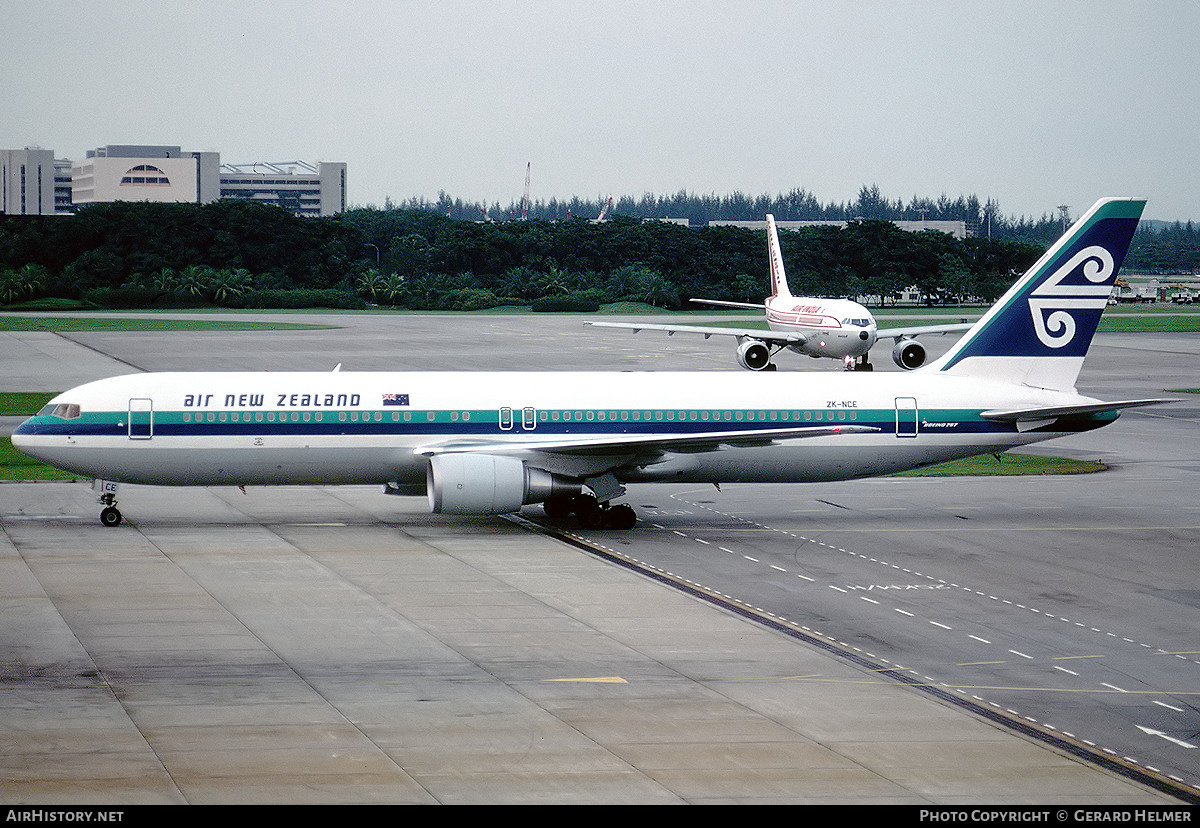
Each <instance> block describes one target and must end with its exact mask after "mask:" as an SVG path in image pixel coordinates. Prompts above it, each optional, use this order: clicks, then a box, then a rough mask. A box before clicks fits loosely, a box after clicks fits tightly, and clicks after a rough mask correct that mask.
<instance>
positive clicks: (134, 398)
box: [13, 372, 1103, 486]
mask: <svg viewBox="0 0 1200 828" xmlns="http://www.w3.org/2000/svg"><path fill="white" fill-rule="evenodd" d="M1083 399H1084V398H1081V397H1079V396H1078V395H1077V394H1075V393H1068V392H1052V391H1045V390H1039V389H1034V388H1023V387H1021V386H1014V385H1011V384H1006V383H993V382H989V381H983V380H978V379H971V378H965V377H955V376H947V375H941V374H929V375H924V376H919V377H918V376H915V375H913V374H896V375H894V376H891V375H881V374H874V375H865V376H864V375H860V374H856V373H853V372H846V373H840V372H831V373H820V374H812V375H805V376H803V377H801V378H797V377H796V376H795V375H788V374H761V373H746V372H728V373H727V372H705V373H601V372H595V373H592V372H582V373H575V372H544V373H517V372H507V373H503V372H502V373H491V372H488V373H475V372H446V373H423V372H422V373H390V372H389V373H352V372H334V373H262V374H249V373H165V374H134V375H128V376H121V377H114V378H111V379H106V380H100V381H97V382H93V383H89V384H87V385H83V386H80V387H78V388H76V389H73V390H72V391H70V392H67V393H65V394H63V395H60V396H59V397H58V398H56V399H55V400H53V401H51V403H50V405H48V406H47V407H46V408H45V409H43V412H41V413H39V415H38V416H35V417H33V418H31V419H30V420H28V421H26V422H25V423H24V424H22V425H21V426H20V427H19V428H18V429H17V431H16V432H15V434H14V435H13V444H14V445H15V446H16V447H17V448H18V449H20V450H21V451H23V452H25V453H27V454H29V455H32V456H34V457H37V458H39V459H41V460H44V461H45V462H48V463H50V464H52V465H55V466H58V467H60V468H64V469H68V470H70V471H73V472H76V473H78V474H81V475H86V476H91V477H98V478H103V479H106V480H115V481H120V482H128V483H148V484H158V485H213V484H319V483H329V484H344V483H386V482H396V483H400V484H403V485H408V486H412V485H415V484H418V483H423V482H424V480H425V475H426V469H427V466H428V459H427V457H426V456H425V455H424V454H423V453H422V452H423V450H428V449H437V448H440V447H445V446H447V445H450V444H455V445H459V444H462V445H469V444H471V443H473V442H477V443H480V444H487V445H489V446H491V449H490V450H492V451H496V452H502V451H504V450H505V449H504V447H505V446H511V447H512V449H513V451H515V452H517V453H519V454H521V455H523V456H525V457H527V458H528V459H527V460H526V462H527V464H528V465H530V466H536V467H537V468H541V469H545V470H546V471H549V472H552V473H554V474H556V475H563V476H567V477H571V478H574V479H584V478H587V477H589V476H593V475H597V474H603V473H609V472H611V473H612V474H613V475H614V476H615V477H616V478H617V479H619V480H622V481H625V482H631V481H659V480H671V481H681V482H691V481H701V482H718V483H720V482H753V481H759V482H764V481H766V482H803V481H816V480H839V479H848V478H854V477H863V476H871V475H880V474H888V473H892V472H896V471H900V470H904V469H910V468H914V467H918V466H923V465H927V464H930V463H935V462H940V461H944V460H948V459H952V458H958V457H966V456H971V455H975V454H979V453H982V452H992V451H1003V450H1005V449H1009V448H1012V447H1014V446H1019V445H1023V444H1027V443H1031V442H1036V441H1040V440H1045V439H1049V438H1051V437H1055V436H1059V435H1061V434H1062V433H1064V432H1065V431H1068V430H1073V428H1074V427H1064V428H1062V429H1060V430H1049V428H1052V427H1053V424H1045V425H1046V426H1048V427H1047V429H1046V430H1024V431H1022V430H1020V429H1018V428H1017V427H1016V426H1014V425H1013V424H1011V423H1000V422H995V421H994V420H988V419H985V418H982V417H980V416H979V415H980V412H981V411H985V410H990V409H1005V408H1020V407H1037V406H1050V405H1059V404H1071V403H1078V402H1080V401H1081V400H1083ZM74 406H77V407H78V408H77V409H75V408H73V407H74ZM55 411H57V412H58V413H57V414H56V413H55ZM831 423H834V424H838V425H839V426H840V425H845V426H854V427H858V428H861V429H863V431H861V432H856V433H840V434H831V435H827V436H819V437H806V438H803V439H782V440H776V441H775V442H770V441H768V440H763V441H762V444H761V445H753V446H746V445H740V446H736V447H735V446H723V447H721V448H719V449H718V450H711V451H703V452H691V451H687V450H674V449H671V448H667V449H663V448H661V447H660V448H649V449H641V448H639V447H638V446H629V447H620V446H618V447H613V446H611V445H610V446H608V447H607V448H605V449H604V450H602V451H597V452H581V451H556V450H545V451H543V450H539V449H538V448H537V444H539V443H541V444H549V443H554V442H561V441H563V440H565V439H575V440H585V441H586V440H592V439H594V440H595V441H596V442H597V443H605V442H611V441H612V440H614V439H618V440H619V439H620V438H622V437H624V436H629V435H642V436H655V435H661V436H663V437H666V438H671V437H678V436H679V435H685V434H692V433H706V432H729V431H739V432H740V431H745V432H753V431H755V430H766V429H772V428H784V427H796V428H801V427H808V426H827V425H829V424H831ZM1102 424H1103V423H1096V424H1095V425H1102ZM1088 427H1095V426H1094V425H1093V426H1088Z"/></svg>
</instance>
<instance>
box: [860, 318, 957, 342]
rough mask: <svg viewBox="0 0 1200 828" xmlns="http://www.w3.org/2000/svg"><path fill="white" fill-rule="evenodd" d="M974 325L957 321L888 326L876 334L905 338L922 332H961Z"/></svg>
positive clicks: (883, 337)
mask: <svg viewBox="0 0 1200 828" xmlns="http://www.w3.org/2000/svg"><path fill="white" fill-rule="evenodd" d="M972 327H974V323H973V322H962V323H955V324H952V325H918V326H917V327H914V328H887V329H883V330H879V331H877V332H876V334H875V338H876V339H887V338H889V337H890V338H892V339H905V338H908V337H913V336H920V335H921V334H948V333H959V332H961V331H969V330H970V329H971V328H972Z"/></svg>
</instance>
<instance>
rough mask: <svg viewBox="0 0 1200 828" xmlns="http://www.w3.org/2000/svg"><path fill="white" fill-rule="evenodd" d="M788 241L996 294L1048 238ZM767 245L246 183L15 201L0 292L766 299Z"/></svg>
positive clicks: (791, 237) (888, 277) (886, 271)
mask: <svg viewBox="0 0 1200 828" xmlns="http://www.w3.org/2000/svg"><path fill="white" fill-rule="evenodd" d="M761 206H762V205H761V204H758V205H755V209H758V208H759V207H761ZM1057 229H1058V231H1061V226H1059V227H1058V228H1057ZM1055 235H1056V234H1055ZM780 244H781V246H782V248H783V254H784V257H785V261H786V264H787V268H788V275H789V281H790V283H791V286H792V290H793V292H796V293H805V294H809V295H820V296H857V297H861V298H864V299H866V300H868V301H873V302H875V303H883V302H885V301H888V300H889V299H890V298H891V297H893V296H895V295H897V294H898V293H899V292H900V291H902V290H904V289H906V288H908V287H910V286H916V287H917V289H918V290H919V291H920V292H921V294H922V295H923V296H924V297H926V299H927V300H928V301H930V302H940V301H954V300H957V299H962V298H975V299H979V300H981V301H991V300H992V299H994V298H996V297H997V296H998V295H999V294H1000V293H1002V292H1003V291H1004V290H1005V289H1006V288H1007V286H1008V285H1009V284H1010V283H1011V282H1012V280H1013V278H1014V277H1015V276H1016V275H1017V274H1018V273H1020V272H1021V271H1022V270H1024V269H1025V268H1026V267H1027V266H1028V265H1029V264H1030V263H1031V262H1032V261H1033V260H1034V259H1036V258H1037V256H1038V255H1040V253H1041V252H1042V250H1043V249H1044V246H1045V245H1044V244H1041V243H1038V242H1035V241H1029V240H1021V239H1005V238H997V237H996V236H995V235H993V237H992V238H985V237H979V236H973V237H968V238H966V239H955V238H953V237H951V236H949V235H946V234H944V233H939V232H936V231H924V232H917V233H913V232H905V231H901V230H899V229H898V228H897V227H896V226H895V225H893V224H892V223H891V222H890V221H888V220H883V219H876V218H864V219H861V220H852V221H851V222H850V223H849V224H848V225H847V226H845V227H830V226H821V227H811V228H804V229H801V230H795V231H781V233H780ZM765 247H766V245H765V234H764V232H763V231H761V230H750V229H746V228H738V227H707V226H704V227H695V226H693V227H688V226H681V225H679V224H674V223H670V222H663V221H654V220H645V219H643V218H640V217H634V216H629V215H624V214H620V213H617V214H614V215H613V216H612V217H611V218H610V219H609V220H607V221H605V222H602V223H597V222H594V221H590V220H588V219H586V218H580V217H575V218H572V219H569V220H567V219H564V220H550V219H541V218H533V219H530V220H527V221H520V220H514V221H489V222H481V221H466V220H462V219H456V218H453V217H448V216H446V215H445V214H444V213H443V212H441V211H438V210H431V209H382V210H380V209H374V208H362V209H353V210H349V211H347V212H345V213H342V214H339V215H337V216H333V217H328V218H299V217H296V216H294V215H292V214H291V213H289V212H287V211H286V210H283V209H280V208H277V207H271V206H267V205H257V204H252V203H247V202H237V201H223V202H215V203H211V204H204V205H197V204H149V203H116V204H105V205H92V206H89V207H86V208H84V209H81V210H80V211H79V212H78V213H77V214H75V215H74V216H50V217H22V218H17V217H8V218H3V219H0V304H5V305H13V304H16V303H19V302H23V301H28V300H30V299H37V298H42V297H62V298H69V299H77V300H82V301H84V302H88V303H91V304H93V305H96V306H101V307H154V306H159V307H187V306H199V305H220V306H226V307H303V306H321V307H361V306H364V305H365V304H367V303H371V304H382V305H394V306H403V307H408V308H413V309H451V310H473V309H478V308H484V307H494V306H498V305H505V304H512V305H532V306H533V307H534V308H535V309H546V310H554V309H563V310H587V309H590V308H593V307H597V306H598V305H599V304H601V303H605V302H616V301H636V302H645V303H649V304H652V305H656V306H659V307H664V308H680V307H685V306H687V302H688V299H689V298H690V297H710V298H729V299H742V300H748V301H759V300H761V299H762V297H763V296H764V295H765V294H766V292H767V290H768V283H767V275H766V274H767V265H766V250H765ZM1197 249H1198V246H1197V244H1196V236H1195V234H1194V233H1193V232H1192V229H1191V226H1190V225H1188V226H1187V227H1186V228H1183V227H1178V226H1176V227H1174V228H1168V229H1167V230H1163V231H1162V232H1150V231H1144V232H1139V234H1138V239H1137V240H1136V241H1135V253H1137V254H1138V255H1140V256H1141V258H1142V259H1143V260H1144V261H1147V262H1153V267H1155V268H1164V269H1168V270H1169V269H1170V268H1172V267H1176V266H1179V264H1180V262H1183V261H1188V260H1189V257H1195V253H1196V251H1197ZM1132 257H1133V254H1131V259H1132ZM1129 266H1130V265H1129V263H1127V267H1129ZM1164 272H1165V271H1164Z"/></svg>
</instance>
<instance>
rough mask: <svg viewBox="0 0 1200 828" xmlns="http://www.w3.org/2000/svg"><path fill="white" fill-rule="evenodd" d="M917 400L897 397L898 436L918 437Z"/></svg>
mask: <svg viewBox="0 0 1200 828" xmlns="http://www.w3.org/2000/svg"><path fill="white" fill-rule="evenodd" d="M917 419H918V417H917V400H916V398H915V397H896V436H897V437H916V436H917Z"/></svg>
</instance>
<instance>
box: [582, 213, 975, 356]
mask: <svg viewBox="0 0 1200 828" xmlns="http://www.w3.org/2000/svg"><path fill="white" fill-rule="evenodd" d="M767 260H768V261H769V262H770V266H771V295H770V296H768V297H767V299H766V301H765V302H763V303H762V304H757V305H756V304H751V303H749V302H727V301H724V300H720V299H693V300H692V301H693V302H700V303H702V304H706V305H719V306H722V307H727V308H746V309H747V310H756V311H763V312H765V313H766V320H767V327H768V328H769V330H765V331H764V330H760V329H756V328H715V327H711V326H708V327H706V326H703V325H672V324H660V323H654V322H644V323H643V322H595V321H589V322H585V323H584V324H585V325H593V326H595V327H597V328H626V329H629V330H632V331H633V332H634V333H637V332H638V331H665V332H666V333H667V335H672V334H676V333H692V334H701V335H703V336H704V338H705V339H708V338H709V337H710V336H732V337H734V338H735V339H736V340H737V343H738V345H737V360H738V364H739V365H741V366H742V367H743V368H746V369H748V370H751V371H770V370H774V369H775V363H774V362H772V361H771V357H772V356H773V355H774V354H775V353H778V352H779V351H782V350H785V349H787V350H790V351H793V352H795V353H797V354H801V355H802V356H809V357H814V358H817V359H820V358H827V359H839V360H841V361H842V362H843V363H845V366H846V369H847V370H852V371H863V370H868V371H869V370H871V363H870V360H869V359H868V354H869V352H870V350H871V348H872V346H874V345H875V343H876V342H877V341H879V340H881V339H892V340H894V341H895V344H894V346H893V348H892V359H893V360H894V361H895V363H896V364H897V365H899V366H900V367H901V368H905V369H908V370H912V369H913V368H919V367H920V366H921V365H923V364H924V363H925V346H924V345H922V344H921V343H920V342H918V341H917V340H916V338H915V337H917V336H920V335H921V334H946V333H956V332H961V331H965V330H968V329H969V328H970V327H971V326H970V325H969V324H964V323H955V324H951V325H921V326H917V327H909V328H887V329H885V330H882V331H881V330H879V327H878V325H877V324H876V322H875V317H874V316H872V315H871V312H870V311H869V310H867V309H866V307H864V306H863V305H860V304H859V303H858V302H854V301H852V300H850V299H821V298H817V297H813V296H793V295H792V292H791V291H790V290H789V289H788V282H787V273H786V271H785V270H784V267H783V255H782V254H781V253H780V250H779V233H778V231H777V230H776V229H775V217H774V216H772V215H770V214H768V215H767Z"/></svg>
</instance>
